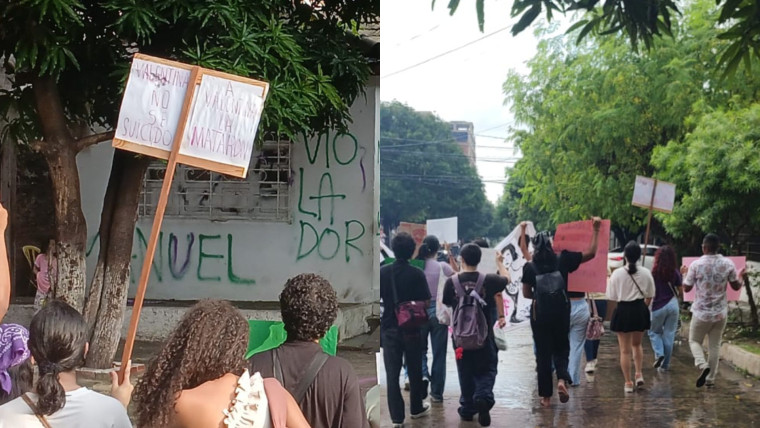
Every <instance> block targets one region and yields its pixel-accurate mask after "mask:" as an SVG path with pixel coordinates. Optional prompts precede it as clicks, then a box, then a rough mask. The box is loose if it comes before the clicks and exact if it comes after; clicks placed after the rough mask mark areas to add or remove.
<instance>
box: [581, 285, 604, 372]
mask: <svg viewBox="0 0 760 428" xmlns="http://www.w3.org/2000/svg"><path fill="white" fill-rule="evenodd" d="M609 280H610V278H609V276H608V277H607V283H609ZM588 303H589V305H590V306H591V313H592V314H593V313H594V311H596V316H598V317H599V318H601V319H602V321H604V318H605V317H606V316H607V295H606V294H605V293H589V294H588ZM599 343H601V340H600V339H595V340H590V339H586V342H585V343H584V344H583V351H584V353H585V354H586V367H585V368H584V371H585V372H586V373H588V374H592V373H594V372H595V371H596V362H597V359H596V357H597V355H599ZM588 379H591V378H588Z"/></svg>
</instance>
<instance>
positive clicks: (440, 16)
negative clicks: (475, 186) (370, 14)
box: [380, 0, 538, 203]
mask: <svg viewBox="0 0 760 428" xmlns="http://www.w3.org/2000/svg"><path fill="white" fill-rule="evenodd" d="M431 3H432V1H431V0H413V1H411V0H383V1H382V3H381V7H382V9H381V11H380V14H381V17H382V32H381V37H382V40H381V44H380V46H381V58H382V63H381V64H382V68H381V72H380V98H381V99H382V100H383V101H393V100H397V101H400V102H402V103H404V104H407V105H409V106H410V107H412V108H414V109H415V110H418V111H432V112H434V113H436V114H437V115H438V116H439V117H440V118H441V119H443V120H445V121H454V120H462V121H468V122H472V123H473V124H474V125H475V141H476V143H477V157H478V162H477V168H478V173H479V174H480V177H481V179H483V180H484V181H485V188H486V196H487V197H488V199H489V200H491V201H492V202H494V203H495V202H496V201H497V200H498V199H499V197H500V196H501V194H502V192H503V188H504V183H505V181H506V174H505V169H506V167H508V166H511V165H513V164H514V162H515V161H516V159H517V158H518V157H519V153H518V152H516V151H515V149H514V148H513V145H512V143H511V142H509V141H506V139H507V136H508V135H509V127H510V126H511V125H512V124H513V121H514V119H513V117H512V114H511V113H510V111H509V107H508V106H505V105H504V98H505V96H504V91H503V89H502V85H503V84H504V81H505V80H506V78H507V73H508V72H509V70H510V69H514V70H517V71H518V72H519V73H521V74H525V73H527V67H526V65H525V63H526V61H527V60H529V59H530V58H531V57H533V55H534V54H535V52H536V46H537V43H538V42H537V40H536V39H535V38H534V37H533V33H532V30H531V28H528V29H526V30H525V31H523V32H522V33H521V34H520V35H518V36H517V37H513V36H512V34H511V33H510V29H511V28H512V25H514V23H515V22H517V19H516V18H510V8H511V6H512V2H511V1H508V0H500V1H499V0H486V2H485V28H484V31H483V32H482V33H481V32H480V31H479V29H478V23H477V16H476V12H475V5H474V2H470V1H466V2H461V4H460V6H459V9H458V10H457V12H456V13H455V14H454V15H453V16H450V15H449V10H448V8H447V7H446V6H447V5H448V2H447V1H444V0H438V1H437V2H436V5H435V8H434V9H432V10H431ZM478 39H481V40H478ZM470 43H471V44H470ZM463 45H467V46H465V47H462V48H461V49H457V48H460V47H461V46H463ZM454 49H456V50H455V51H453V52H451V53H446V52H448V51H451V50H454ZM444 53H446V54H445V55H443V56H440V57H439V58H434V57H436V56H438V55H441V54H444ZM433 58H434V59H433ZM426 60H430V61H428V62H425V63H424V64H420V65H417V64H419V63H422V62H424V61H426ZM408 67H411V68H409V69H408V70H404V69H406V68H408Z"/></svg>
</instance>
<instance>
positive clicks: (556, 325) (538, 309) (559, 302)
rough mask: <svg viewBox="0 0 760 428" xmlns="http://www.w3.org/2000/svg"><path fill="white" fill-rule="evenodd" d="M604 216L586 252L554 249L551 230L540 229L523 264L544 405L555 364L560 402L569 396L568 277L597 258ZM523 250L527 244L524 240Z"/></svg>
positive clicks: (548, 398)
mask: <svg viewBox="0 0 760 428" xmlns="http://www.w3.org/2000/svg"><path fill="white" fill-rule="evenodd" d="M601 222H602V220H601V219H600V218H599V217H594V218H593V219H592V224H593V230H594V233H593V235H592V238H591V243H590V245H589V247H588V248H587V249H586V250H585V251H583V252H576V251H567V250H563V251H562V252H561V253H560V254H559V255H557V254H556V253H555V252H554V248H553V247H552V241H551V236H550V235H549V233H548V232H541V233H538V234H537V235H536V236H535V237H534V238H533V239H532V244H533V254H532V259H531V261H530V262H529V263H526V264H525V266H524V267H523V277H522V283H523V296H524V297H525V298H526V299H533V304H532V307H531V317H530V326H531V330H532V331H533V342H534V344H535V353H536V373H537V380H538V395H539V396H540V397H541V405H542V406H544V407H548V406H550V405H551V397H552V394H553V391H552V389H553V388H552V384H553V380H552V366H553V367H554V369H555V370H556V372H557V394H558V395H559V399H560V402H562V403H566V402H567V401H568V400H569V399H570V395H569V393H568V389H567V386H568V384H572V382H573V380H572V378H571V376H570V373H569V372H568V362H569V357H570V340H569V333H570V300H569V298H568V294H567V293H568V291H567V277H568V275H569V274H570V273H572V272H575V271H576V270H577V269H578V267H579V266H580V265H581V263H585V262H587V261H589V260H591V259H593V258H594V256H595V255H596V249H597V246H598V241H599V228H600V226H601ZM525 229H526V228H525V227H524V226H523V227H522V233H521V235H522V236H521V240H522V241H521V242H526V241H525V240H526V238H525ZM523 246H524V250H523V251H526V250H527V245H525V244H523Z"/></svg>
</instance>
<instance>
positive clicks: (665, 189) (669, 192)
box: [632, 175, 676, 213]
mask: <svg viewBox="0 0 760 428" xmlns="http://www.w3.org/2000/svg"><path fill="white" fill-rule="evenodd" d="M655 182H656V185H655ZM652 192H654V199H653V198H652ZM675 200H676V185H675V184H673V183H669V182H667V181H660V180H655V179H653V178H648V177H642V176H640V175H637V176H636V184H635V185H634V188H633V201H632V204H633V205H635V206H637V207H642V208H649V205H650V204H652V209H653V210H656V211H662V212H665V213H671V212H673V205H674V204H675Z"/></svg>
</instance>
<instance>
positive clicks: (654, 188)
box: [641, 178, 657, 265]
mask: <svg viewBox="0 0 760 428" xmlns="http://www.w3.org/2000/svg"><path fill="white" fill-rule="evenodd" d="M655 192H657V179H656V178H655V179H654V187H653V188H652V199H651V200H650V201H649V218H648V219H647V232H646V234H644V256H643V257H642V258H641V264H642V265H643V264H644V261H645V260H646V259H647V245H648V244H649V228H650V226H651V225H652V210H653V209H654V194H655Z"/></svg>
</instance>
